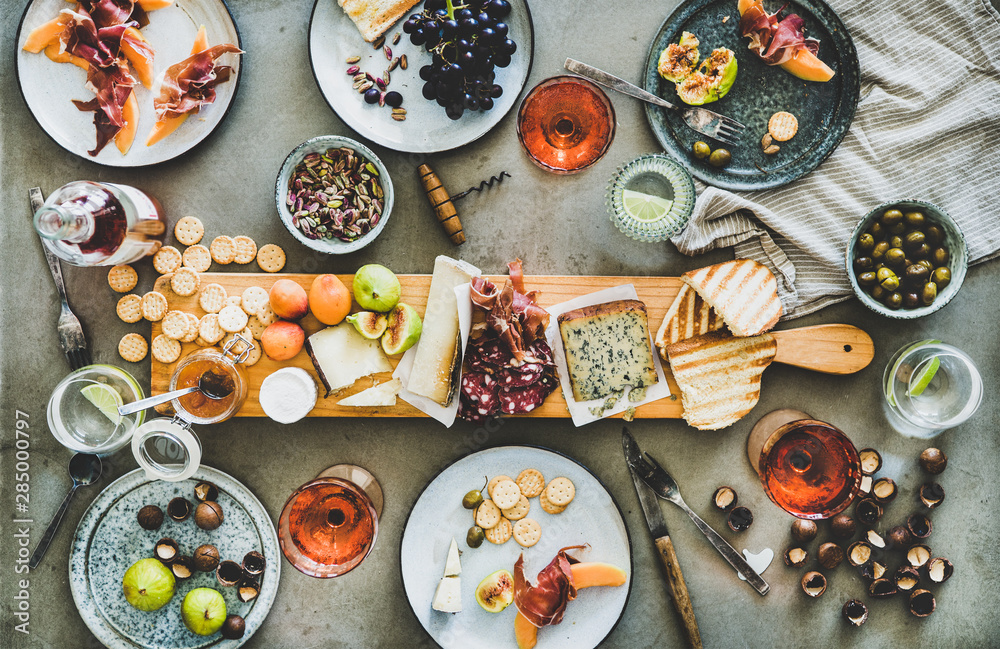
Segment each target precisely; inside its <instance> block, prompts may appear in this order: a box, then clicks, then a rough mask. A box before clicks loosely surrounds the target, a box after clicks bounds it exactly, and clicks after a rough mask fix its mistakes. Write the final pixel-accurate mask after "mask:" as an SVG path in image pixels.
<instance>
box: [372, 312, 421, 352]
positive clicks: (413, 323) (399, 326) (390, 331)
mask: <svg viewBox="0 0 1000 649" xmlns="http://www.w3.org/2000/svg"><path fill="white" fill-rule="evenodd" d="M387 325H388V326H387V327H386V330H385V333H384V334H382V350H383V351H384V352H385V353H386V354H388V355H389V356H395V355H396V354H402V353H403V352H405V351H406V350H407V349H409V348H410V347H413V345H415V344H416V342H417V340H419V339H420V332H421V330H422V329H423V323H422V322H421V321H420V314H419V313H417V310H416V309H414V308H413V307H412V306H410V305H409V304H403V303H402V302H400V303H399V304H397V305H396V306H394V307H393V308H392V311H390V312H389V317H388V320H387Z"/></svg>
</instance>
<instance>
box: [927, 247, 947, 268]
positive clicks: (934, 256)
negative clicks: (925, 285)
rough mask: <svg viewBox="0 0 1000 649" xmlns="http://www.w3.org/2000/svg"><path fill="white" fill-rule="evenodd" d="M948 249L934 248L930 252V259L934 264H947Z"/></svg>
mask: <svg viewBox="0 0 1000 649" xmlns="http://www.w3.org/2000/svg"><path fill="white" fill-rule="evenodd" d="M948 259H949V255H948V251H947V250H945V249H944V248H935V249H934V251H933V252H932V253H931V261H933V262H934V265H935V266H947V265H948Z"/></svg>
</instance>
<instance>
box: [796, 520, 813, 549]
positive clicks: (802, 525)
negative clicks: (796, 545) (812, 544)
mask: <svg viewBox="0 0 1000 649" xmlns="http://www.w3.org/2000/svg"><path fill="white" fill-rule="evenodd" d="M816 532H817V528H816V523H815V521H811V520H808V519H805V518H796V519H795V522H794V523H792V538H793V539H795V540H796V541H798V542H800V543H808V542H809V541H812V540H813V539H814V538H816Z"/></svg>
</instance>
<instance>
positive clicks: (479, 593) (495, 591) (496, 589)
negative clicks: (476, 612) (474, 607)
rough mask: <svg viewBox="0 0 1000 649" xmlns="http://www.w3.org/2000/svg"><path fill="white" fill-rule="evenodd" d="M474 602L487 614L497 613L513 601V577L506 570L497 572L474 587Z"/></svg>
mask: <svg viewBox="0 0 1000 649" xmlns="http://www.w3.org/2000/svg"><path fill="white" fill-rule="evenodd" d="M476 601H477V602H479V605H480V606H482V607H483V610H484V611H487V612H488V613H499V612H500V611H502V610H504V609H505V608H507V607H508V606H509V605H510V603H511V602H513V601H514V577H513V575H511V574H510V571H508V570H497V571H496V572H494V573H493V574H491V575H489V576H487V577H486V578H485V579H483V580H482V581H481V582H479V585H478V586H476Z"/></svg>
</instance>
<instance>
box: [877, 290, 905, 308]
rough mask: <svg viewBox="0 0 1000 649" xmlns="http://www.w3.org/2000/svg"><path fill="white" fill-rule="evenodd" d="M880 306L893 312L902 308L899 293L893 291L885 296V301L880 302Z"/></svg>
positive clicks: (901, 297)
mask: <svg viewBox="0 0 1000 649" xmlns="http://www.w3.org/2000/svg"><path fill="white" fill-rule="evenodd" d="M882 304H884V305H886V306H887V307H889V308H890V309H892V310H893V311H895V310H896V309H898V308H899V307H901V306H903V296H902V294H901V293H899V291H894V292H892V293H889V294H888V295H886V296H885V299H884V300H882Z"/></svg>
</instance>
